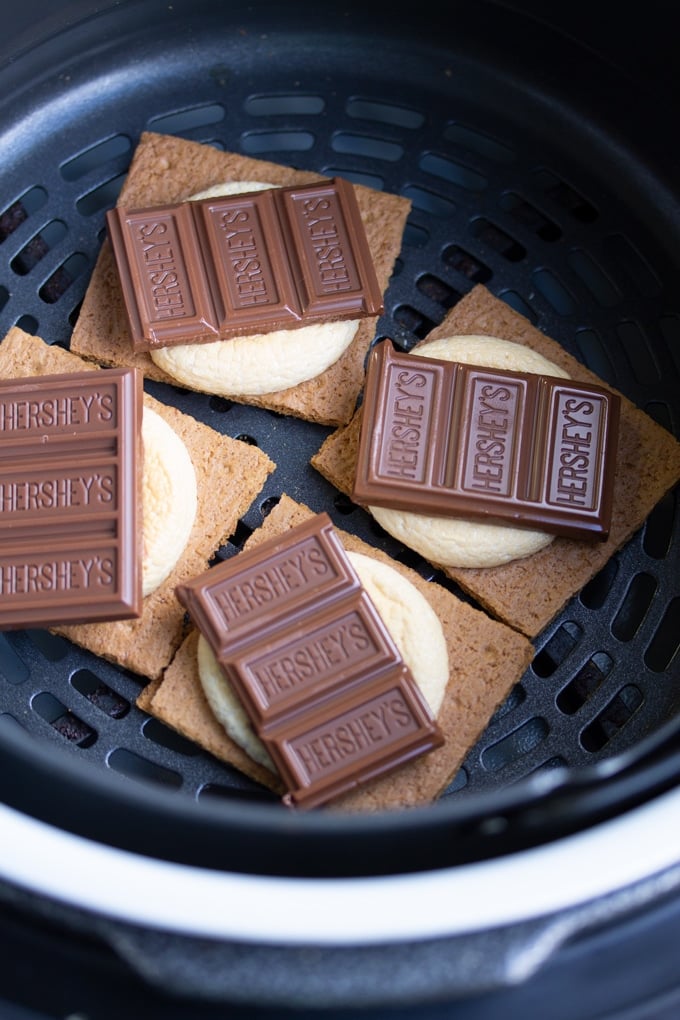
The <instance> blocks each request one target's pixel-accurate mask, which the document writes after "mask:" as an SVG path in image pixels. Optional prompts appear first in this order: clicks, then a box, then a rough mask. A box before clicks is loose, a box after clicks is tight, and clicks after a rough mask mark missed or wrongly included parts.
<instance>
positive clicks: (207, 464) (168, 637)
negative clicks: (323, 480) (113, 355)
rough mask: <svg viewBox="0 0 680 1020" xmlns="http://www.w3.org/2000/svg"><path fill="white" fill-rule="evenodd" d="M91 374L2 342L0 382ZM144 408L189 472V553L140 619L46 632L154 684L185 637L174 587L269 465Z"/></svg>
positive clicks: (14, 334)
mask: <svg viewBox="0 0 680 1020" xmlns="http://www.w3.org/2000/svg"><path fill="white" fill-rule="evenodd" d="M94 368H95V366H93V365H91V364H89V363H88V362H85V361H83V360H82V359H81V358H79V357H77V355H75V354H72V353H71V352H69V351H65V350H63V348H60V347H56V346H51V345H50V344H48V343H46V342H45V341H44V340H42V339H41V338H40V337H36V336H31V335H30V334H28V333H25V332H24V331H23V330H21V329H19V328H17V327H14V328H13V329H11V330H10V332H9V333H8V334H7V336H6V337H5V339H4V340H3V341H2V343H0V378H10V379H12V378H20V377H22V376H28V375H46V374H50V373H61V372H81V371H83V370H87V369H91V370H94ZM101 371H106V369H101ZM144 406H145V407H149V408H151V409H152V410H154V411H156V412H157V414H159V415H160V416H161V417H163V418H164V419H165V421H166V422H168V424H169V425H170V426H171V427H172V428H173V429H174V430H175V432H176V433H177V434H178V435H179V437H180V439H182V441H183V442H184V445H185V446H186V448H187V450H188V451H189V455H190V457H191V460H192V462H193V465H194V470H195V472H196V482H197V489H198V507H197V511H196V519H195V521H194V527H193V529H192V532H191V535H190V537H189V541H188V543H187V546H186V548H185V549H184V552H183V554H182V556H181V558H180V559H179V561H178V562H177V564H176V565H175V567H174V569H173V570H172V572H171V573H170V575H169V576H168V577H167V578H166V580H165V581H164V582H163V583H162V584H161V585H159V587H158V588H157V589H156V590H155V591H154V592H152V593H151V594H150V595H147V596H146V598H145V599H144V600H143V604H142V614H141V616H140V617H138V618H137V619H132V620H115V621H107V622H103V623H83V624H68V625H60V626H59V627H55V628H52V629H53V630H54V632H55V633H57V634H61V635H63V636H64V637H67V638H69V639H70V640H71V641H73V642H74V643H75V644H77V645H80V646H81V647H82V648H86V649H87V650H88V651H90V652H94V654H95V655H99V656H101V657H102V658H104V659H107V660H109V661H110V662H114V663H116V664H117V665H119V666H122V667H123V668H125V669H128V670H131V671H132V672H134V673H137V674H139V675H140V676H142V677H146V678H148V679H154V678H157V677H159V676H160V675H161V673H162V671H163V669H164V668H165V667H166V666H167V664H168V663H169V662H170V660H171V659H172V656H173V655H174V653H175V651H176V649H177V648H178V646H179V645H180V643H181V641H182V639H183V637H184V634H185V631H186V627H185V614H184V609H183V607H182V606H181V605H180V603H179V602H178V600H177V598H176V597H175V585H176V584H179V583H180V582H182V581H185V580H188V579H189V578H191V577H195V576H196V575H197V574H199V573H202V572H203V571H204V570H206V569H207V567H208V563H209V561H210V559H211V558H212V556H213V554H214V552H215V551H216V550H217V549H218V548H219V547H220V546H221V545H222V544H223V543H224V542H225V541H226V540H227V539H228V538H229V536H230V535H232V534H233V532H234V530H235V529H236V525H237V523H238V520H239V518H240V517H241V516H242V515H243V514H244V513H245V512H246V511H247V510H248V508H249V507H250V505H251V504H252V502H253V500H254V499H255V497H256V496H257V494H258V492H260V490H261V489H262V486H263V485H264V483H265V481H266V479H267V477H268V475H269V474H270V473H271V472H272V471H273V470H274V467H275V465H274V463H273V462H272V461H271V460H270V459H269V457H267V455H266V454H264V453H263V452H262V451H261V450H258V449H257V448H256V447H253V446H250V445H249V444H247V443H243V442H240V441H239V440H237V439H231V438H230V437H229V436H223V435H221V434H220V433H219V432H216V431H215V430H214V429H211V428H210V427H209V426H207V425H204V424H203V423H202V422H198V421H196V420H195V419H194V418H192V417H191V416H190V415H187V414H184V413H182V412H181V411H178V410H177V409H176V408H174V407H170V406H168V405H166V404H163V403H161V402H160V401H158V400H156V399H155V398H154V397H152V396H150V395H149V394H147V393H145V394H144Z"/></svg>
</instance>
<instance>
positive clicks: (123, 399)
mask: <svg viewBox="0 0 680 1020" xmlns="http://www.w3.org/2000/svg"><path fill="white" fill-rule="evenodd" d="M141 420H142V387H141V376H140V374H139V373H138V371H137V370H135V369H107V370H104V371H100V370H92V371H83V372H75V373H67V374H62V375H43V376H35V377H30V378H24V379H14V380H0V594H1V596H2V597H1V598H0V629H11V628H16V627H26V626H50V625H53V626H54V625H57V624H59V623H89V622H94V621H101V620H117V619H130V618H133V617H137V616H139V615H140V612H141V604H142V564H141V515H140V510H139V507H138V486H139V478H140V476H141Z"/></svg>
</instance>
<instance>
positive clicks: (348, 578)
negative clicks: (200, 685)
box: [176, 514, 443, 807]
mask: <svg viewBox="0 0 680 1020" xmlns="http://www.w3.org/2000/svg"><path fill="white" fill-rule="evenodd" d="M176 591H177V596H178V598H179V600H180V602H181V603H182V604H183V605H184V606H185V607H186V608H187V609H188V610H189V613H190V614H191V616H192V618H193V620H194V623H195V624H196V625H197V627H198V629H199V630H200V631H201V632H202V634H203V635H204V637H205V638H206V639H207V640H208V642H209V644H210V646H211V648H212V650H213V652H214V654H215V656H216V658H217V660H218V662H219V663H220V666H221V667H222V669H223V670H224V672H225V675H226V676H227V677H228V679H229V680H230V682H231V683H232V684H233V686H234V689H235V691H236V692H237V694H238V695H239V697H240V699H241V701H242V703H243V707H244V708H245V710H246V712H247V713H248V715H249V717H250V719H251V721H252V723H253V725H254V727H255V729H256V732H257V733H258V736H259V737H260V739H261V740H262V741H263V743H264V744H265V746H266V747H267V749H268V751H269V753H270V754H271V756H272V758H273V760H274V762H275V763H276V765H277V767H278V770H279V772H280V774H281V777H282V779H283V781H284V783H285V784H286V787H287V788H288V793H287V794H286V797H285V798H284V799H285V801H286V802H287V803H289V804H295V805H297V806H304V807H315V806H317V805H319V804H322V803H325V802H326V801H328V800H329V799H331V798H332V797H334V796H337V795H338V794H340V793H343V792H346V791H347V790H350V789H352V788H353V787H355V786H356V785H358V784H359V783H361V782H365V781H366V780H367V779H369V778H373V777H374V776H377V775H381V774H383V773H385V772H387V771H389V770H391V769H393V768H395V767H396V766H397V765H400V764H403V763H405V762H406V761H409V760H411V759H412V758H414V757H415V756H416V755H419V754H422V753H424V752H426V751H429V750H432V749H433V748H435V747H438V746H440V745H441V743H442V741H443V738H442V735H441V732H440V731H439V728H438V726H437V724H436V722H435V720H434V719H433V718H432V715H431V713H430V710H429V707H428V706H427V703H426V702H425V700H424V698H423V696H422V695H421V693H420V691H419V689H418V687H417V685H416V684H415V682H414V680H413V677H412V676H411V673H410V671H409V669H408V667H407V666H406V664H405V663H404V661H403V659H402V657H401V655H400V653H399V651H398V649H397V648H396V646H395V644H394V641H393V639H392V637H391V635H390V634H389V632H388V630H387V629H386V627H385V625H384V623H383V621H382V619H381V617H380V615H379V614H378V612H377V610H376V609H375V607H374V605H373V603H372V601H371V600H370V598H369V597H368V595H367V594H366V592H365V591H364V589H363V587H362V585H361V582H360V581H359V578H358V576H357V574H356V572H355V571H354V568H353V567H352V564H351V563H350V561H349V559H348V558H347V556H346V554H345V552H344V549H343V547H342V544H341V543H340V540H339V538H338V536H337V534H336V533H335V531H334V529H333V525H332V523H331V520H330V518H329V517H328V515H327V514H317V515H314V516H313V517H312V518H311V519H310V520H309V521H305V522H304V523H302V524H300V525H298V526H297V527H295V528H293V529H292V530H291V531H289V532H288V533H287V534H286V535H285V536H284V537H282V538H281V539H276V540H270V541H267V542H264V543H263V544H262V545H260V546H258V547H257V548H255V549H254V550H252V551H247V552H244V553H241V554H239V555H238V556H236V557H233V558H232V559H231V560H226V561H225V562H223V563H221V564H220V565H219V566H216V567H213V568H211V569H210V570H209V571H207V572H206V573H204V574H203V575H202V576H201V577H199V578H195V579H193V580H192V581H190V582H188V583H187V584H185V585H181V586H178V588H177V589H176Z"/></svg>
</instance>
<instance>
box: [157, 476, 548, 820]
mask: <svg viewBox="0 0 680 1020" xmlns="http://www.w3.org/2000/svg"><path fill="white" fill-rule="evenodd" d="M310 516H312V511H311V510H310V509H309V508H308V507H306V506H304V505H302V504H300V503H297V502H295V501H294V500H292V499H291V498H290V497H289V496H286V495H284V496H282V497H281V499H280V501H279V502H278V503H277V505H276V506H275V507H274V509H273V510H272V511H271V513H270V514H269V515H268V517H267V518H266V519H265V521H264V523H263V525H262V526H261V527H260V528H258V529H257V531H255V532H253V534H252V535H251V536H250V538H249V539H248V542H247V543H246V544H245V547H244V548H245V549H249V548H253V547H254V546H255V545H258V544H259V543H260V542H263V541H265V540H266V539H267V538H271V537H274V536H276V535H282V534H285V532H287V531H288V530H290V528H293V527H295V526H296V525H297V524H300V523H302V522H303V521H304V520H307V519H309V517H310ZM338 534H339V536H340V538H341V541H342V543H343V545H344V546H345V548H347V549H349V550H354V551H356V552H363V553H366V554H367V555H369V556H373V557H374V558H375V559H378V560H381V561H382V562H384V563H387V564H389V565H390V566H392V567H393V568H394V569H395V570H398V571H399V573H400V574H402V575H403V576H404V577H406V578H407V579H408V580H410V581H411V582H412V584H414V585H415V586H416V588H418V590H419V591H420V592H422V594H423V595H424V596H425V598H426V599H427V600H428V602H429V603H430V605H431V606H432V608H433V609H434V611H435V612H436V614H437V616H438V617H439V619H440V621H441V624H442V627H443V630H444V635H445V638H446V644H447V648H448V653H449V670H450V674H449V681H448V685H447V687H446V692H445V694H444V700H443V702H442V705H441V708H440V710H439V714H438V717H437V721H438V723H439V725H440V727H441V729H442V732H443V734H444V738H445V739H444V744H443V745H442V746H441V747H439V748H437V749H436V750H434V751H431V752H430V753H428V754H425V755H422V756H421V757H419V758H416V759H415V760H413V761H411V762H409V763H408V764H406V765H403V766H401V767H400V768H398V769H397V770H395V771H394V772H391V773H389V774H387V775H385V776H382V777H380V778H378V779H374V780H372V781H370V782H368V783H366V784H365V785H363V786H362V787H360V788H359V789H357V790H354V791H352V792H351V793H347V794H344V795H343V796H342V797H338V798H337V799H336V800H334V801H333V802H332V804H331V805H329V807H332V808H333V809H335V810H341V811H368V812H370V811H379V810H382V809H388V808H398V807H412V806H415V805H418V804H426V803H429V802H430V801H432V800H434V799H436V798H437V797H438V796H439V795H440V794H441V793H442V792H443V791H444V790H445V789H446V787H447V786H448V784H449V783H450V782H451V780H452V779H453V777H454V776H455V774H456V772H457V771H458V768H459V766H460V764H461V762H462V761H463V759H464V757H465V755H466V754H467V752H468V750H469V749H470V748H471V747H473V746H474V744H475V743H476V742H477V740H478V739H479V737H480V735H481V734H482V732H483V731H484V729H485V727H486V726H487V724H488V722H489V720H490V719H491V716H492V715H493V713H494V711H495V710H496V708H497V707H498V706H499V705H500V704H501V702H503V701H504V700H505V698H506V697H507V695H508V694H509V692H510V690H511V689H512V688H513V687H514V685H515V683H516V682H517V681H518V680H519V679H520V678H521V676H522V675H523V674H524V672H525V670H526V669H527V667H528V666H529V663H530V662H531V659H532V657H533V654H534V649H533V646H532V644H531V642H530V641H529V640H528V639H527V638H525V637H524V636H523V635H521V634H518V633H517V631H515V630H513V629H512V628H510V627H507V626H506V625H505V624H502V623H499V622H498V621H497V620H492V619H491V618H490V617H489V616H487V614H486V613H484V612H482V611H481V610H479V609H476V608H475V607H473V606H470V605H469V604H468V603H467V602H463V601H462V600H461V599H459V598H458V597H457V596H455V595H453V594H451V592H449V591H447V590H446V589H445V588H443V587H442V586H441V585H439V584H436V583H435V582H432V581H425V580H424V579H423V578H422V577H420V575H419V574H417V573H415V572H414V571H413V570H411V568H410V567H406V566H404V565H402V564H400V563H397V562H396V561H394V560H392V559H391V558H390V557H388V556H387V555H386V554H385V553H383V552H382V551H380V550H378V549H373V548H371V547H370V546H368V545H367V544H366V543H365V542H363V541H362V540H361V539H359V538H356V537H355V536H353V535H350V534H347V533H346V532H343V531H341V530H339V529H338ZM237 555H238V554H237ZM197 641H198V634H197V632H196V631H195V630H193V631H192V632H191V633H190V634H189V635H188V636H187V638H186V639H185V641H184V642H183V644H182V646H181V648H180V649H179V651H178V652H177V655H176V656H175V658H174V659H173V661H172V663H171V664H170V666H169V667H168V668H167V669H166V671H165V673H164V675H163V678H162V680H161V681H160V682H159V683H154V684H150V685H148V687H147V688H145V690H144V691H142V693H141V694H140V697H139V699H138V702H137V704H138V706H139V707H140V708H142V709H144V710H145V711H147V712H150V713H151V714H152V715H155V716H157V717H158V718H159V719H160V720H162V721H163V722H164V723H166V725H168V726H171V727H172V728H173V729H176V730H178V731H179V732H180V733H181V734H182V735H183V736H185V737H187V738H188V739H190V740H193V741H195V742H196V743H197V744H200V745H201V747H203V748H204V750H207V751H209V752H210V753H211V754H213V755H214V756H215V757H217V758H219V759H221V760H222V761H225V762H228V763H229V764H231V765H234V766H235V767H236V768H237V769H239V770H240V771H242V772H244V773H245V774H246V775H248V776H250V777H251V778H252V779H255V780H257V781H258V782H260V783H262V784H263V785H265V786H268V787H269V788H270V789H272V790H273V791H274V792H276V793H282V792H283V787H282V785H281V782H280V780H279V779H278V778H277V777H275V776H273V775H272V773H271V772H269V771H268V770H267V769H265V768H263V767H262V766H260V765H258V764H257V763H256V762H254V761H252V760H251V759H250V758H249V757H248V756H247V755H246V754H245V753H244V752H243V751H242V750H241V748H240V747H238V745H237V744H235V743H234V742H233V741H232V740H231V739H230V737H228V736H227V734H226V732H225V730H224V729H223V728H222V726H221V725H220V724H219V723H218V722H217V720H216V719H215V717H214V715H213V714H212V712H211V710H210V708H209V706H208V702H207V700H206V698H205V696H204V694H203V690H202V688H201V684H200V680H199V678H198V669H197V665H196V644H197Z"/></svg>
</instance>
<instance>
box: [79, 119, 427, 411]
mask: <svg viewBox="0 0 680 1020" xmlns="http://www.w3.org/2000/svg"><path fill="white" fill-rule="evenodd" d="M319 180H323V177H322V176H321V175H320V174H316V173H309V172H307V171H300V170H294V169H292V168H291V167H284V166H280V165H278V164H276V163H269V162H267V161H265V160H258V159H252V158H250V157H248V156H241V155H238V154H236V153H230V152H220V151H219V150H217V149H215V148H213V146H210V145H202V144H200V143H198V142H192V141H187V140H185V139H182V138H175V137H173V136H170V135H160V134H155V133H152V132H145V133H144V134H143V135H142V136H141V138H140V141H139V144H138V146H137V148H136V150H135V153H134V156H133V159H132V163H131V165H130V169H129V171H128V175H127V178H126V180H125V183H124V185H123V188H122V190H121V192H120V196H119V198H118V205H123V206H127V207H128V208H131V209H133V208H140V207H143V206H151V205H162V204H165V203H169V202H181V201H185V200H186V199H188V198H189V197H190V196H191V195H192V194H195V193H197V192H199V191H203V190H204V189H206V188H208V187H211V186H212V185H216V184H221V183H223V182H227V181H263V182H267V183H272V184H278V185H281V186H286V185H295V184H307V183H313V182H314V181H319ZM354 190H355V193H356V197H357V201H358V204H359V210H360V212H361V218H362V221H363V224H364V227H365V230H366V236H367V240H368V245H369V248H370V251H371V255H372V257H373V264H374V267H375V271H376V275H377V278H378V283H379V285H380V288H381V289H382V291H383V292H384V291H385V289H386V287H387V284H388V282H389V279H390V276H391V275H392V270H393V268H394V263H395V260H396V258H397V255H398V254H399V251H400V249H401V242H402V235H403V231H404V226H405V224H406V219H407V217H408V214H409V212H410V208H411V203H410V201H409V200H408V199H405V198H402V197H400V196H398V195H391V194H386V193H384V192H380V191H376V190H375V189H373V188H368V187H365V186H364V185H360V184H355V185H354ZM376 321H377V320H376V319H375V318H367V319H362V320H361V324H360V326H359V329H358V330H357V334H356V336H355V338H354V340H353V341H352V343H351V344H350V346H349V347H348V348H347V350H346V351H345V352H344V354H343V355H342V356H341V357H340V359H339V360H338V361H337V362H336V363H335V364H334V365H332V366H331V367H330V368H328V369H327V370H326V371H325V372H323V373H322V374H321V375H320V376H317V378H315V379H310V380H308V381H307V382H304V383H300V384H298V385H297V386H292V387H290V388H289V389H286V390H280V391H279V392H277V393H269V394H264V395H262V396H258V397H251V396H247V397H239V396H238V395H235V396H234V397H233V398H231V399H234V400H236V401H237V402H241V403H248V404H254V405H256V406H258V407H266V408H268V409H270V410H273V411H278V412H280V413H282V414H291V415H294V416H296V417H299V418H304V419H306V420H310V421H315V422H319V423H321V424H325V425H339V424H344V423H346V422H347V421H349V419H350V417H351V415H352V413H353V412H354V408H355V405H356V400H357V397H358V395H359V392H360V390H361V387H362V385H363V373H364V359H365V357H366V352H367V351H368V347H369V345H370V342H371V340H372V338H373V336H374V334H375V328H376ZM71 350H72V351H74V352H75V353H77V354H80V355H81V356H82V357H84V358H88V359H90V360H93V361H96V362H98V363H100V364H103V365H110V366H112V365H115V366H118V367H123V366H128V365H135V366H137V367H138V368H140V369H141V370H142V372H143V373H144V375H145V376H146V377H148V378H150V379H157V380H159V381H161V382H172V380H171V379H170V377H169V376H168V375H167V374H166V373H165V372H164V371H163V370H162V369H160V368H158V366H156V365H155V364H154V362H153V361H152V359H151V357H150V355H149V354H147V353H146V352H142V353H137V354H136V353H134V352H133V350H132V345H131V341H130V337H129V330H128V323H127V319H126V315H125V308H124V305H123V298H122V293H121V289H120V284H119V281H118V272H117V269H116V266H115V262H114V259H113V253H112V250H111V246H110V244H109V241H108V239H107V240H105V241H104V244H103V245H102V249H101V251H100V254H99V258H98V260H97V264H96V266H95V269H94V272H93V274H92V278H91V280H90V283H89V286H88V289H87V292H86V294H85V298H84V301H83V304H82V308H81V312H80V315H79V317H78V321H77V322H76V325H75V328H74V330H73V336H72V338H71Z"/></svg>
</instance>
